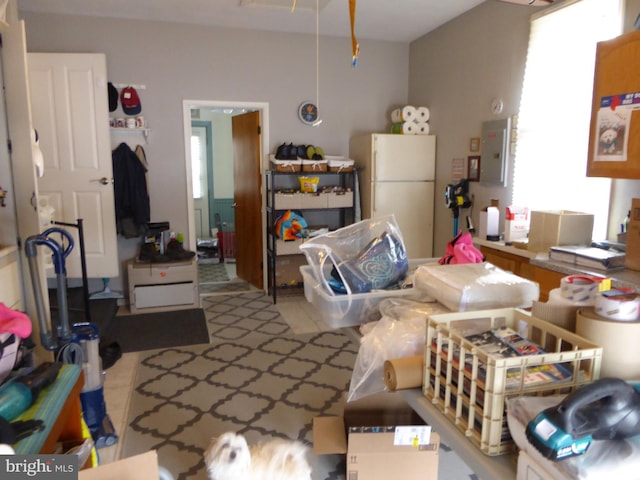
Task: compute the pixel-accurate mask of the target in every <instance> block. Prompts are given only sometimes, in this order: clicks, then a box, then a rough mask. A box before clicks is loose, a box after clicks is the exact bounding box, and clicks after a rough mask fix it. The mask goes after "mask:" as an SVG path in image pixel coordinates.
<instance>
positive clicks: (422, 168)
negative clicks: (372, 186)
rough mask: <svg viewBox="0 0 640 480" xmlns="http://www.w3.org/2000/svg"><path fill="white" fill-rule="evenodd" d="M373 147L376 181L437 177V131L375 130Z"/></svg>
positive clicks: (373, 176) (432, 178)
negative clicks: (399, 132)
mask: <svg viewBox="0 0 640 480" xmlns="http://www.w3.org/2000/svg"><path fill="white" fill-rule="evenodd" d="M373 150H374V154H373V165H372V170H373V172H372V180H373V181H391V182H393V181H403V180H405V181H406V180H434V179H435V174H436V158H435V156H436V137H435V135H395V134H375V135H374V138H373Z"/></svg>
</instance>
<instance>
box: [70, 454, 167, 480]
mask: <svg viewBox="0 0 640 480" xmlns="http://www.w3.org/2000/svg"><path fill="white" fill-rule="evenodd" d="M116 478H117V479H118V480H139V479H141V478H146V479H150V480H151V479H154V480H155V479H157V478H160V472H159V469H158V452H156V451H155V450H150V451H148V452H146V453H142V454H140V455H135V456H133V457H129V458H123V459H122V460H118V461H117V462H113V463H106V464H104V465H100V466H99V467H96V468H90V469H87V470H80V472H79V474H78V480H114V479H116Z"/></svg>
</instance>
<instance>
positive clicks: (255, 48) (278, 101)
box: [22, 0, 640, 285]
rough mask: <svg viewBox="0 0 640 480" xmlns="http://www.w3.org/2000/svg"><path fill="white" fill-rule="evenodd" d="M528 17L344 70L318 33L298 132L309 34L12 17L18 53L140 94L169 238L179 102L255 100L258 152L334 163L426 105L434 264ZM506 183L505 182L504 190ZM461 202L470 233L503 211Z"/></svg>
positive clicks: (630, 16) (346, 51)
mask: <svg viewBox="0 0 640 480" xmlns="http://www.w3.org/2000/svg"><path fill="white" fill-rule="evenodd" d="M626 5H627V6H626V11H627V15H626V20H625V30H627V31H628V30H630V29H631V28H632V25H633V21H634V20H635V18H636V16H637V14H638V12H639V11H640V0H627V2H626ZM536 10H538V9H537V8H531V7H523V6H519V5H509V4H506V3H503V2H497V1H495V0H489V1H487V2H485V3H483V4H481V5H479V6H478V7H476V8H475V9H473V10H471V11H469V12H467V13H466V14H464V15H462V16H460V17H458V18H456V19H454V20H452V21H451V22H449V23H447V24H445V25H443V26H442V27H440V28H439V29H437V30H435V31H433V32H431V33H429V34H427V35H425V36H424V37H422V38H420V39H418V40H417V41H415V42H413V43H412V44H411V45H410V46H409V45H406V44H401V43H392V42H372V41H364V42H362V43H363V44H362V45H361V48H362V52H361V55H360V59H359V62H358V67H357V68H356V69H355V70H354V69H352V67H351V63H350V61H351V45H350V40H349V39H348V38H329V37H322V38H321V41H320V69H321V74H320V110H321V116H322V118H323V119H324V122H323V124H322V125H321V126H320V127H319V128H311V127H306V126H304V125H302V124H301V123H300V122H299V121H298V120H297V116H296V108H297V106H298V105H299V104H300V102H302V101H303V100H306V99H314V96H315V56H314V55H315V37H314V36H313V35H296V34H279V33H266V32H251V31H239V30H232V29H221V28H212V27H202V26H188V25H180V24H169V23H159V22H137V21H122V20H111V19H98V18H86V17H74V16H58V15H42V14H35V13H27V12H25V13H24V14H23V15H22V16H23V18H24V19H25V21H26V30H27V45H28V50H29V51H49V52H54V51H56V52H58V51H59V52H87V51H88V52H104V53H106V54H107V67H108V71H109V76H110V78H111V80H112V81H114V82H117V83H127V82H130V83H137V84H145V85H146V86H147V89H146V90H144V91H143V92H141V95H142V103H143V111H144V115H145V117H146V119H147V122H148V123H149V126H150V128H151V129H152V133H151V135H150V137H149V145H148V146H147V147H146V148H145V150H146V152H147V157H148V159H149V162H150V163H151V170H150V172H149V180H150V192H151V208H152V217H153V219H168V220H169V221H170V222H171V223H172V229H174V230H176V231H185V232H186V231H187V228H186V227H187V226H186V198H185V196H186V186H185V185H186V181H187V179H186V178H185V171H184V158H183V157H184V144H183V142H184V140H183V135H182V121H183V120H182V115H181V108H182V100H183V99H199V100H222V101H242V102H249V101H254V102H268V103H269V111H270V115H271V118H270V119H269V121H270V138H269V139H267V142H268V145H267V150H269V151H270V152H273V151H274V149H275V148H276V147H277V145H278V144H280V143H282V142H283V141H293V142H294V143H307V144H316V145H321V146H323V147H324V148H325V151H326V152H327V153H328V154H335V155H346V154H347V152H348V141H349V138H350V137H351V136H352V135H354V134H358V133H364V132H370V131H385V130H386V129H387V128H388V120H387V119H388V117H389V113H390V111H391V110H392V109H393V108H395V107H397V106H399V105H404V104H407V103H412V104H415V105H426V106H428V107H429V108H430V110H431V120H430V124H431V129H432V131H433V133H435V134H436V135H437V136H438V141H437V145H438V146H437V157H438V164H437V173H436V176H437V184H436V220H435V225H436V228H435V231H436V234H435V239H434V240H435V241H434V255H437V256H438V255H440V254H441V253H442V252H443V251H444V248H445V245H446V242H447V241H448V240H449V239H450V237H451V234H452V225H453V221H452V215H451V212H450V210H448V209H447V208H446V207H445V206H444V188H445V186H446V185H447V184H448V183H450V181H451V159H453V158H461V157H465V158H466V156H468V155H469V154H470V153H471V152H469V150H468V148H469V147H468V145H469V138H471V137H478V136H480V128H481V124H482V122H483V121H485V120H492V119H494V118H500V117H504V116H507V115H513V114H515V113H516V112H517V110H518V106H519V102H520V89H521V84H522V78H523V70H524V64H525V57H526V51H527V42H528V35H529V18H530V16H531V14H532V13H534V12H535V11H536ZM494 97H501V98H502V99H503V100H504V105H505V109H504V113H503V114H502V115H501V116H500V117H493V116H492V114H491V112H490V109H489V105H490V102H491V99H492V98H494ZM585 161H586V159H585ZM509 171H510V172H511V171H512V168H509ZM511 180H512V179H511V176H509V179H508V184H509V185H511V183H512V182H511ZM639 185H640V182H638V181H616V182H614V189H613V195H612V203H611V211H612V213H611V219H612V222H611V223H612V224H615V223H617V222H618V221H619V218H622V217H624V214H625V213H626V209H628V204H629V199H630V198H632V197H634V196H635V197H640V186H639ZM472 193H473V194H474V196H475V201H476V205H475V207H474V212H473V217H474V220H475V221H476V224H477V216H478V210H479V208H480V207H481V206H483V205H486V204H487V203H488V201H489V199H491V198H497V199H499V200H500V204H501V205H502V206H504V205H507V204H508V203H509V202H510V198H511V192H510V188H509V187H507V188H486V187H483V186H481V185H477V184H473V185H472ZM621 212H622V214H620V213H621ZM463 213H465V214H466V213H467V212H466V211H464V212H463ZM614 233H615V232H614ZM135 245H136V242H134V241H131V240H129V241H125V240H121V241H120V257H121V259H123V260H126V259H127V258H130V257H132V256H133V255H134V252H135ZM116 285H117V284H116Z"/></svg>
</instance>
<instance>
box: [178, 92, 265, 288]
mask: <svg viewBox="0 0 640 480" xmlns="http://www.w3.org/2000/svg"><path fill="white" fill-rule="evenodd" d="M251 112H253V113H251ZM183 117H184V136H185V165H186V172H187V179H188V181H187V201H188V231H189V248H190V249H191V250H192V251H198V253H199V255H198V257H199V259H201V260H202V261H201V263H203V264H218V266H217V267H215V268H214V269H215V270H217V271H218V272H219V273H220V272H222V277H218V278H217V280H218V283H220V282H230V283H233V282H236V281H244V282H245V283H246V282H248V283H250V284H251V285H252V286H253V288H256V287H257V288H259V289H260V290H265V285H266V284H267V283H266V268H263V266H264V265H266V251H265V249H264V246H263V237H264V235H263V232H264V229H263V228H262V225H264V221H265V211H264V208H263V205H262V203H263V201H262V199H263V197H264V192H263V186H262V174H263V172H264V170H265V168H263V165H264V162H265V160H264V158H263V157H264V152H266V151H268V148H269V147H268V144H266V143H265V141H264V139H265V138H269V137H268V105H267V104H266V103H255V102H254V103H247V102H219V101H208V100H185V101H183ZM245 117H249V118H251V117H253V118H254V119H256V120H254V122H255V123H257V125H255V126H254V129H255V130H256V132H255V134H254V135H252V136H249V138H247V135H246V133H245V132H243V131H240V128H239V127H238V124H240V125H244V124H245V122H238V121H237V120H240V119H242V118H245ZM247 142H248V143H247ZM247 144H249V147H250V148H249V149H247V148H246V146H247ZM252 150H253V151H254V152H255V153H254V154H253V155H247V152H248V151H252ZM239 167H240V168H239ZM248 170H250V171H252V172H253V173H252V175H251V177H252V178H253V180H252V181H253V186H251V185H250V190H252V191H253V193H254V199H253V202H252V203H250V204H248V202H247V200H246V195H245V194H246V191H245V190H246V188H247V185H246V184H245V180H246V173H244V174H243V176H242V177H241V178H240V179H239V178H238V172H247V171H248ZM234 176H235V179H234ZM248 209H249V210H250V211H249V212H247V210H248ZM247 215H250V217H251V218H255V219H258V221H257V222H256V221H252V222H250V223H252V224H254V230H253V232H247V230H246V228H243V226H246V223H243V222H241V223H240V225H237V224H236V217H238V218H246V216H247ZM238 227H240V228H238ZM256 249H258V254H257V255H255V253H253V254H252V252H255V251H256ZM243 252H244V254H243ZM236 253H237V254H238V255H236ZM234 257H237V258H234ZM207 269H208V267H201V270H202V272H203V275H202V277H203V278H201V281H203V279H204V281H208V280H206V278H205V277H207V278H208V279H209V280H210V279H211V275H210V273H208V272H207V271H206V270H207ZM210 270H213V269H210ZM224 273H227V278H224ZM229 286H230V285H229ZM229 286H224V285H220V287H221V289H222V290H223V291H224V290H225V289H226V288H229ZM202 292H204V293H208V289H202V288H201V293H202Z"/></svg>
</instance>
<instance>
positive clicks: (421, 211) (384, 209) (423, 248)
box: [372, 182, 434, 259]
mask: <svg viewBox="0 0 640 480" xmlns="http://www.w3.org/2000/svg"><path fill="white" fill-rule="evenodd" d="M373 189H374V200H373V213H372V218H379V217H382V216H385V215H389V214H393V215H394V216H395V219H396V221H397V223H398V227H400V232H401V233H402V239H403V241H404V246H405V248H406V250H407V256H408V257H409V258H410V259H422V258H431V257H432V256H433V201H434V182H382V183H376V184H374V185H373Z"/></svg>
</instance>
